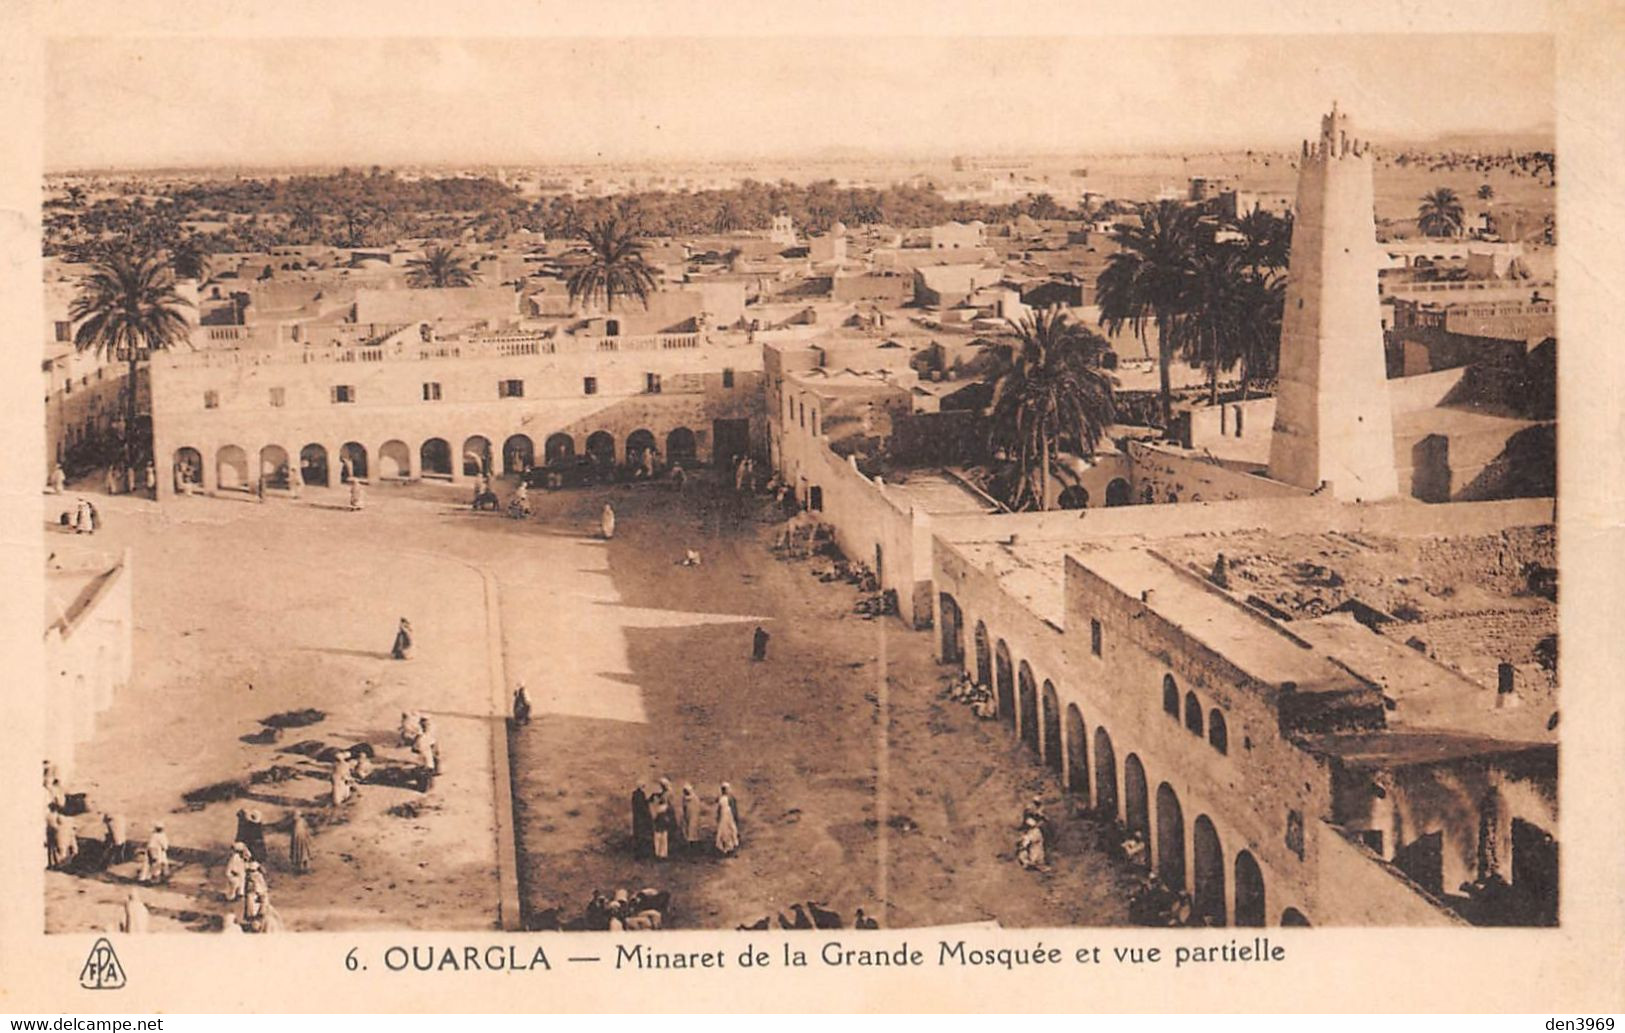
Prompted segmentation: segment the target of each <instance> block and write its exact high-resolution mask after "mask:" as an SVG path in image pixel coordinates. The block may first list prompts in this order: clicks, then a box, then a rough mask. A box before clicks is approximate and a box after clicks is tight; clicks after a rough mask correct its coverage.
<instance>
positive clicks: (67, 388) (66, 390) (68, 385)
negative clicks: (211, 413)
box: [62, 377, 213, 408]
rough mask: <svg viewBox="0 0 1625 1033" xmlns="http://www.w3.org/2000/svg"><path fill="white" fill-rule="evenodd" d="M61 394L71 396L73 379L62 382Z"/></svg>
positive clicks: (206, 395)
mask: <svg viewBox="0 0 1625 1033" xmlns="http://www.w3.org/2000/svg"><path fill="white" fill-rule="evenodd" d="M62 393H63V394H65V395H71V394H73V378H72V377H69V378H68V379H66V380H64V381H63V382H62ZM209 394H213V392H212V391H211V392H208V393H207V394H205V395H204V397H205V398H207V397H208V396H209ZM210 408H213V406H210Z"/></svg>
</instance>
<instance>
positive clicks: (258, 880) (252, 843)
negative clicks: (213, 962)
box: [221, 810, 313, 933]
mask: <svg viewBox="0 0 1625 1033" xmlns="http://www.w3.org/2000/svg"><path fill="white" fill-rule="evenodd" d="M312 852H313V851H312V848H311V833H310V824H309V823H308V822H307V821H305V816H304V813H303V812H302V811H298V810H295V811H293V812H292V813H291V814H289V816H288V868H289V870H290V871H292V872H293V873H294V874H296V875H303V874H304V873H306V872H308V871H310V864H311V855H312ZM269 864H270V858H269V856H268V853H267V850H266V846H265V826H264V824H263V823H262V822H261V820H260V814H259V812H258V811H248V812H246V813H245V812H243V811H238V812H237V839H236V841H235V842H233V843H232V844H231V853H230V854H229V855H228V856H227V858H226V869H225V880H226V885H225V889H224V892H223V894H222V895H223V896H224V897H225V901H226V903H228V904H235V903H237V902H238V901H241V902H242V915H241V917H240V918H239V917H238V914H237V910H236V908H228V909H227V911H226V913H225V915H224V916H223V917H222V918H221V930H222V931H224V932H230V931H231V930H233V929H240V930H241V931H243V932H248V933H276V932H282V931H283V929H284V926H283V923H282V917H281V916H280V915H279V914H277V911H276V908H274V907H272V906H271V884H270V881H269V879H268V877H267V875H266V868H267V866H268V865H269Z"/></svg>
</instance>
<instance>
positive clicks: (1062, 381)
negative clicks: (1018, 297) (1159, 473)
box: [985, 307, 1113, 509]
mask: <svg viewBox="0 0 1625 1033" xmlns="http://www.w3.org/2000/svg"><path fill="white" fill-rule="evenodd" d="M1011 330H1012V332H1013V333H1014V335H1015V340H1014V341H1007V342H1002V343H999V344H995V345H992V346H991V359H992V363H991V365H990V366H989V369H988V372H987V375H986V378H985V380H986V382H987V383H990V384H992V386H993V400H992V404H991V407H990V409H989V439H990V442H991V444H992V445H993V446H994V447H995V448H1002V449H1003V450H1004V451H1006V452H1007V453H1008V454H1010V455H1012V456H1014V457H1015V461H1016V464H1017V470H1018V476H1017V478H1016V480H1015V483H1014V484H1013V485H1012V486H1011V489H1010V498H1008V499H1007V500H1005V501H1006V502H1007V503H1008V504H1009V505H1010V507H1011V508H1012V509H1022V508H1026V507H1027V506H1028V505H1035V506H1036V507H1037V508H1038V509H1047V508H1048V506H1049V482H1050V467H1051V465H1052V462H1053V459H1054V457H1055V456H1056V455H1057V454H1058V453H1059V452H1060V451H1061V450H1062V449H1063V448H1068V449H1070V450H1071V451H1073V452H1075V453H1077V454H1079V455H1089V454H1093V452H1094V450H1095V448H1096V446H1098V445H1099V444H1100V438H1101V436H1102V434H1103V433H1104V431H1105V428H1106V426H1107V425H1108V424H1109V423H1111V421H1112V419H1113V408H1112V381H1111V377H1110V376H1109V375H1107V373H1106V371H1105V370H1104V369H1102V368H1101V365H1100V359H1101V356H1102V355H1103V354H1104V353H1105V352H1106V351H1107V349H1108V348H1109V347H1110V346H1109V345H1108V344H1107V342H1106V340H1105V338H1103V337H1101V336H1100V335H1099V334H1096V333H1093V332H1092V331H1090V330H1087V329H1085V328H1084V327H1082V326H1079V325H1077V324H1075V323H1069V322H1068V321H1067V317H1066V314H1065V313H1064V312H1062V311H1061V309H1060V308H1059V307H1053V308H1049V309H1045V310H1042V311H1039V312H1035V313H1034V314H1033V315H1032V316H1030V317H1027V318H1024V319H1022V320H1021V321H1020V322H1013V323H1011Z"/></svg>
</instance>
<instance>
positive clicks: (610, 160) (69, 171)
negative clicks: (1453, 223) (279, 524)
mask: <svg viewBox="0 0 1625 1033" xmlns="http://www.w3.org/2000/svg"><path fill="white" fill-rule="evenodd" d="M1555 136H1556V127H1555V126H1554V125H1552V124H1550V123H1537V124H1531V125H1529V126H1526V127H1522V128H1509V129H1445V130H1442V131H1440V132H1439V133H1437V134H1435V135H1433V136H1432V137H1430V138H1426V139H1399V138H1390V137H1384V136H1383V135H1382V134H1372V135H1371V141H1372V142H1373V143H1374V144H1376V145H1377V146H1378V147H1381V148H1388V149H1393V148H1396V147H1401V146H1423V145H1429V144H1438V143H1440V142H1441V141H1445V140H1448V139H1450V138H1455V137H1461V138H1467V139H1472V138H1483V139H1484V140H1486V141H1496V140H1509V139H1515V138H1520V137H1550V138H1553V139H1551V140H1550V141H1548V142H1551V143H1553V144H1555ZM1298 146H1299V141H1297V140H1294V141H1292V142H1291V143H1286V142H1272V143H1252V144H1242V143H1237V144H1230V145H1224V146H1220V145H1215V144H1210V143H1199V142H1198V143H1192V144H1190V145H1188V146H1185V147H1180V146H1178V145H1177V144H1159V145H1157V146H1155V147H1142V148H1128V149H1117V150H1108V149H1091V150H1086V151H1085V150H1071V151H1068V150H1051V151H1038V150H984V151H952V152H950V151H937V152H914V153H907V152H901V151H897V152H890V153H887V152H882V151H862V152H856V151H854V152H853V153H850V154H841V155H833V154H830V153H827V150H828V149H824V150H822V151H805V152H799V153H797V152H784V153H778V154H733V155H730V154H722V153H718V154H714V155H702V156H696V157H636V158H635V157H621V156H613V155H602V156H580V155H577V156H559V157H546V158H542V157H522V156H513V157H507V158H492V159H484V160H479V161H459V160H457V159H454V158H440V159H434V160H422V159H419V160H414V159H405V160H397V161H388V162H383V161H372V160H369V159H366V158H361V157H356V158H332V159H316V160H310V161H298V162H275V161H266V162H256V163H244V162H213V163H207V164H169V163H157V164H122V165H100V166H83V165H81V166H68V167H48V168H46V169H45V170H44V172H45V175H47V176H64V175H74V174H85V175H96V174H106V173H116V172H149V173H150V172H206V171H225V170H234V171H242V172H263V173H274V172H295V173H302V172H337V171H339V170H341V169H345V168H349V169H355V170H358V171H362V172H365V171H367V170H370V169H371V168H372V167H373V166H375V165H376V166H378V167H379V168H381V169H383V170H385V171H390V172H395V171H400V170H402V169H425V170H447V171H450V170H453V169H497V168H522V169H546V168H550V167H589V168H590V167H616V166H650V167H661V166H690V167H692V166H704V165H718V166H738V165H744V164H765V165H774V164H783V163H787V162H810V163H813V164H818V165H823V164H827V165H836V164H842V163H853V164H860V163H875V164H884V163H895V164H901V163H906V162H937V163H940V162H948V161H952V160H954V159H955V158H964V159H968V160H978V161H981V160H992V161H998V160H1011V159H1018V158H1028V159H1037V160H1047V161H1061V160H1063V159H1065V160H1070V159H1078V158H1085V159H1090V158H1103V159H1111V158H1132V157H1143V156H1156V157H1184V156H1188V155H1189V156H1194V155H1202V154H1216V155H1235V154H1243V153H1247V152H1249V151H1250V152H1254V153H1258V152H1264V153H1270V154H1287V153H1291V152H1294V151H1296V150H1297V149H1298Z"/></svg>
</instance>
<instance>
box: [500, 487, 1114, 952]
mask: <svg viewBox="0 0 1625 1033" xmlns="http://www.w3.org/2000/svg"><path fill="white" fill-rule="evenodd" d="M605 497H608V498H610V499H611V500H612V502H613V504H614V506H615V508H616V511H617V514H618V521H617V530H616V536H615V538H614V540H613V541H612V542H609V543H604V542H600V541H596V540H594V538H593V537H592V534H593V529H594V527H595V523H596V520H597V516H598V513H599V511H600V510H601V507H602V503H603V499H604V498H605ZM547 504H548V505H549V506H550V507H553V513H550V514H549V518H548V519H549V522H550V523H555V524H557V525H558V526H559V528H560V531H561V532H562V533H563V534H565V535H566V537H563V538H556V539H553V540H552V541H553V543H554V544H552V545H550V546H549V547H550V548H552V549H555V550H559V551H561V552H562V554H563V555H562V556H561V561H560V562H558V563H556V564H555V565H554V567H553V578H552V579H551V581H550V583H549V584H546V585H544V584H541V583H539V582H528V583H524V584H518V583H515V582H513V581H509V580H505V581H504V584H503V609H504V612H505V613H508V614H514V613H520V612H523V613H526V614H527V615H528V614H534V615H535V617H534V620H533V621H532V620H531V619H530V618H529V617H527V618H526V619H525V620H514V619H510V620H507V621H505V624H504V627H505V629H506V631H507V635H508V640H507V643H506V649H507V652H508V656H509V663H510V669H511V670H526V671H529V672H531V674H530V678H531V680H530V681H529V685H530V687H531V689H532V691H533V692H535V693H536V695H537V700H538V716H537V719H536V720H535V722H534V723H533V724H532V725H531V726H530V727H528V728H526V729H523V730H522V731H520V732H519V733H518V734H516V735H515V737H514V747H513V764H514V771H515V774H514V779H515V782H514V793H515V798H516V804H515V806H516V821H517V824H518V827H519V834H520V853H521V856H522V861H521V878H522V883H521V892H522V895H523V898H524V902H525V904H526V905H527V906H528V908H529V909H530V911H531V912H532V914H536V913H540V912H543V911H546V910H547V909H551V908H558V909H560V911H561V912H563V913H564V915H565V917H569V916H570V915H572V914H575V913H578V912H579V910H580V907H581V905H582V904H583V903H584V902H585V901H586V899H587V898H588V897H589V896H590V894H591V892H592V891H593V890H594V889H603V890H606V891H611V892H613V890H615V889H616V888H622V887H624V888H628V889H636V888H638V887H642V886H652V887H655V888H659V889H667V890H670V891H672V893H673V897H674V907H673V914H672V916H671V918H672V923H671V924H673V925H677V926H682V927H690V928H692V927H706V928H712V927H722V928H732V927H734V926H735V925H737V924H740V923H745V922H751V921H754V920H756V919H758V918H760V917H762V916H763V915H765V914H768V913H770V912H776V911H778V910H779V909H781V908H787V907H788V905H789V904H790V903H792V902H795V901H800V900H808V899H814V900H819V901H825V902H828V903H829V905H830V906H832V907H833V908H834V909H835V910H837V911H839V912H841V913H842V914H843V915H844V916H845V917H846V919H847V920H848V921H850V919H851V916H852V914H853V912H854V911H855V909H856V908H858V907H863V908H864V909H865V910H866V911H867V912H868V913H870V914H873V915H875V916H876V917H878V918H879V919H880V920H881V922H882V924H885V925H888V926H904V925H908V926H917V925H935V924H948V923H957V922H972V921H987V920H996V921H998V922H999V923H1001V924H1003V925H1010V926H1053V925H1070V924H1082V925H1112V924H1123V923H1126V921H1127V915H1126V909H1125V903H1124V902H1125V901H1126V899H1127V894H1128V889H1129V886H1130V884H1131V881H1130V880H1131V877H1130V876H1128V874H1127V873H1126V872H1125V871H1124V870H1123V869H1121V868H1120V867H1119V866H1117V865H1116V864H1115V863H1114V862H1111V861H1109V860H1108V859H1107V858H1106V856H1105V855H1104V854H1103V853H1102V852H1101V851H1100V850H1099V849H1098V847H1097V846H1096V845H1095V844H1096V839H1097V837H1098V835H1099V830H1098V828H1097V827H1096V826H1094V825H1093V824H1092V823H1089V822H1085V821H1082V820H1077V819H1073V818H1071V817H1070V815H1069V814H1068V811H1069V801H1068V800H1067V799H1066V798H1065V797H1064V796H1063V794H1062V793H1061V792H1060V790H1059V787H1058V786H1057V784H1056V782H1055V780H1054V779H1053V778H1051V777H1049V776H1048V773H1047V772H1045V771H1043V770H1042V769H1041V768H1040V767H1039V766H1038V765H1037V763H1036V762H1035V761H1034V760H1033V759H1032V758H1031V756H1030V755H1029V754H1028V753H1026V752H1025V751H1024V750H1023V748H1022V747H1020V746H1018V745H1017V744H1016V742H1015V740H1014V738H1013V737H1012V736H1011V735H1010V734H1009V732H1008V731H1007V729H1006V727H1005V726H1004V725H1002V724H997V723H989V722H980V721H977V720H976V719H974V718H973V717H972V715H971V714H970V712H969V710H968V709H967V708H965V707H963V706H962V705H960V704H956V703H952V702H947V701H943V700H941V699H939V698H938V684H939V683H938V679H939V677H940V676H941V675H942V674H943V673H944V671H945V669H943V668H939V667H938V665H937V664H936V663H935V662H934V661H933V659H932V656H931V653H932V642H933V639H932V637H931V635H930V634H929V633H915V632H911V631H909V630H907V629H906V628H904V626H903V625H902V624H900V623H898V622H897V621H896V620H895V619H886V620H877V621H869V620H864V619H863V618H862V617H861V616H858V615H855V614H853V613H852V607H853V603H854V602H855V601H856V599H857V594H856V590H855V589H854V588H852V587H851V586H849V585H846V584H844V583H833V584H826V583H823V582H820V581H818V580H817V579H816V578H815V577H813V576H812V564H810V563H808V562H805V561H781V560H778V559H776V558H774V557H773V555H772V554H771V552H770V550H769V549H768V548H767V544H768V542H769V541H770V539H771V535H772V525H771V524H768V523H765V522H763V518H764V517H765V516H766V514H765V511H764V510H762V509H760V508H759V507H757V506H755V505H752V506H749V507H746V506H741V505H739V504H738V503H737V502H736V501H735V500H733V499H732V498H729V497H727V496H726V495H725V494H718V493H710V492H706V491H692V492H690V493H689V494H687V495H684V496H682V497H681V498H680V499H679V498H678V497H677V496H675V495H672V494H669V493H667V492H665V491H657V490H655V489H650V488H642V489H636V488H618V489H608V490H598V491H590V492H577V493H569V494H564V495H560V496H556V497H554V498H551V499H548V500H547ZM554 514H556V515H554ZM572 530H574V531H576V532H578V533H579V534H580V535H581V536H580V537H575V538H571V537H568V535H569V533H570V531H572ZM688 548H694V549H697V550H699V552H700V554H701V556H702V558H703V563H702V564H701V566H699V567H697V568H695V567H682V566H678V565H677V561H678V560H679V559H680V558H681V557H682V555H683V551H684V550H685V549H688ZM757 623H761V624H762V625H763V626H764V627H766V628H767V629H768V630H769V631H770V633H771V634H772V636H773V638H772V642H771V646H770V650H769V656H768V659H767V661H766V662H765V663H761V664H757V663H753V662H751V660H750V659H749V654H750V639H751V634H752V631H753V629H754V628H755V626H756V624H757ZM522 628H523V629H525V630H524V631H523V633H522V635H521V629H522ZM537 690H540V691H539V692H538V691H537ZM663 776H664V777H670V778H671V779H672V780H673V782H674V783H675V785H676V787H677V788H678V789H681V787H682V786H683V784H684V783H685V782H688V783H692V784H693V786H694V787H695V790H696V791H697V792H698V793H699V794H700V795H701V797H702V798H703V799H704V801H705V805H706V806H705V811H704V813H705V821H704V827H705V830H706V835H707V842H706V844H705V845H704V846H702V849H700V850H699V851H697V852H696V853H695V854H694V855H693V856H691V857H684V858H681V859H674V860H672V861H669V862H665V863H661V862H656V861H652V860H647V861H640V860H638V859H636V858H635V857H634V855H633V852H632V848H631V842H630V836H631V830H630V794H631V791H632V789H633V787H634V786H635V785H636V784H637V783H638V782H640V781H645V780H647V781H649V782H651V783H653V782H654V781H655V780H658V779H659V778H660V777H663ZM723 781H728V782H729V783H730V784H731V785H732V787H733V791H734V793H735V795H736V796H737V798H738V801H739V806H740V824H741V826H742V832H743V839H744V845H743V848H742V849H741V850H740V852H739V854H738V855H737V856H735V857H733V858H728V859H720V858H717V857H715V856H714V855H713V852H712V851H711V850H710V849H709V836H710V835H711V834H712V831H713V830H714V828H715V822H714V811H715V801H716V798H717V789H718V785H719V783H721V782H723ZM1035 793H1042V794H1043V795H1044V796H1045V798H1046V801H1047V806H1048V810H1049V813H1050V814H1051V815H1052V816H1056V817H1057V818H1058V819H1059V820H1058V821H1057V822H1056V825H1057V829H1058V836H1057V839H1058V842H1057V844H1056V848H1055V857H1054V858H1053V860H1054V864H1053V865H1052V870H1051V871H1049V872H1029V871H1023V870H1022V869H1021V868H1020V867H1019V866H1017V865H1016V863H1015V861H1014V860H1013V853H1014V840H1015V836H1016V833H1015V826H1016V824H1017V822H1018V820H1019V818H1020V816H1021V812H1022V806H1023V804H1024V803H1025V801H1027V800H1029V799H1031V797H1032V796H1033V795H1034V794H1035Z"/></svg>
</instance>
